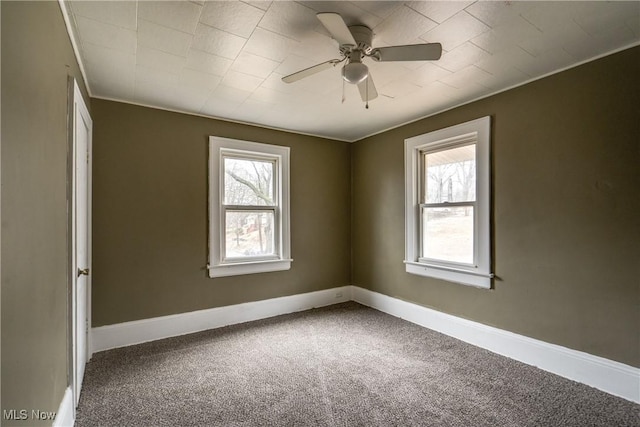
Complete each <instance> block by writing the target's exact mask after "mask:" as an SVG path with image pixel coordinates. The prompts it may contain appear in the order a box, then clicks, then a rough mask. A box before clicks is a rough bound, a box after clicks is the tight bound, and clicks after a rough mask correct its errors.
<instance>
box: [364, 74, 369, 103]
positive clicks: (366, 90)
mask: <svg viewBox="0 0 640 427" xmlns="http://www.w3.org/2000/svg"><path fill="white" fill-rule="evenodd" d="M365 83H366V88H365V93H366V96H367V102H366V103H365V105H364V108H366V109H367V110H368V109H369V76H367V81H366V82H365Z"/></svg>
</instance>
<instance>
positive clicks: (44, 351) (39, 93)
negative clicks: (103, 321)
mask: <svg viewBox="0 0 640 427" xmlns="http://www.w3.org/2000/svg"><path fill="white" fill-rule="evenodd" d="M0 7H1V8H2V11H1V15H2V155H1V158H2V251H1V253H2V409H3V410H5V409H7V410H8V409H26V410H28V411H31V409H39V410H42V411H57V410H58V405H60V402H61V400H62V397H63V395H64V390H65V388H66V387H67V365H68V360H67V354H68V348H67V296H68V293H67V263H68V255H69V247H68V244H67V149H68V140H67V98H68V97H67V85H68V75H72V76H75V77H76V78H78V79H80V86H81V88H82V89H83V90H84V84H83V83H82V81H81V80H82V77H81V74H80V72H79V69H78V65H77V63H76V59H75V56H74V54H73V50H72V48H71V43H70V41H69V36H68V35H67V31H66V28H65V25H64V20H63V17H62V12H61V10H60V6H59V5H58V2H6V1H2V2H1V3H0ZM86 99H88V98H86ZM2 424H3V425H11V424H19V425H34V424H38V423H37V422H36V421H35V420H31V419H30V420H28V421H13V422H11V421H7V420H3V421H2ZM42 424H49V425H51V422H50V421H49V422H48V423H47V422H43V423H42Z"/></svg>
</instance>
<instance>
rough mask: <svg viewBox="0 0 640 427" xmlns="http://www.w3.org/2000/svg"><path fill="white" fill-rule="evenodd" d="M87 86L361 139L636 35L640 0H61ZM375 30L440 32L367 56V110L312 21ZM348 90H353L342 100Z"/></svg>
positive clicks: (380, 34) (118, 96)
mask: <svg viewBox="0 0 640 427" xmlns="http://www.w3.org/2000/svg"><path fill="white" fill-rule="evenodd" d="M63 5H64V7H65V8H66V10H67V13H68V15H69V17H70V23H71V30H72V34H73V36H72V37H73V38H74V40H75V43H76V46H77V49H78V50H79V54H80V59H81V62H82V66H83V68H84V71H85V74H86V79H87V82H88V85H89V90H90V92H91V95H92V96H94V97H98V98H106V99H114V100H120V101H124V102H131V103H136V104H142V105H149V106H154V107H158V108H165V109H169V110H177V111H183V112H188V113H195V114H200V115H205V116H211V117H217V118H223V119H228V120H234V121H240V122H246V123H253V124H258V125H261V126H267V127H273V128H280V129H286V130H291V131H295V132H301V133H307V134H313V135H320V136H325V137H329V138H335V139H341V140H347V141H353V140H357V139H360V138H362V137H365V136H368V135H371V134H374V133H377V132H380V131H383V130H385V129H389V128H392V127H395V126H398V125H401V124H403V123H407V122H410V121H413V120H416V119H418V118H421V117H425V116H428V115H430V114H434V113H436V112H438V111H442V110H445V109H448V108H451V107H454V106H456V105H460V104H463V103H466V102H469V101H471V100H474V99H477V98H480V97H483V96H486V95H489V94H491V93H496V92H498V91H501V90H504V89H506V88H509V87H512V86H515V85H518V84H522V83H524V82H526V81H529V80H532V79H535V78H537V77H540V76H543V75H546V74H549V73H552V72H555V71H558V70H562V69H565V68H567V67H570V66H572V65H575V64H578V63H581V62H584V61H586V60H589V59H591V58H594V57H598V56H601V55H603V54H606V53H609V52H612V51H615V50H619V49H621V48H624V47H628V46H631V45H635V44H638V43H639V42H640V2H637V1H631V2H594V1H589V2H579V1H571V2H538V1H499V2H491V1H478V2H472V1H451V2H446V1H441V2H431V1H415V2H395V1H354V2H338V1H334V2H316V1H300V2H293V1H273V2H271V1H246V2H240V1H221V2H218V1H193V2H190V1H179V2H169V1H105V2H103V1H65V2H64V3H63ZM318 12H338V13H340V14H341V15H342V17H343V18H344V20H345V22H346V23H347V25H354V24H364V25H367V26H369V27H370V28H372V29H373V32H374V39H373V45H374V47H381V46H391V45H402V44H414V43H425V42H428V43H432V42H440V43H442V46H443V55H442V58H441V59H440V60H438V61H432V62H426V61H416V62H381V63H377V62H374V61H372V60H370V59H367V60H365V63H366V64H367V65H368V66H369V69H370V72H371V75H372V77H373V80H374V82H375V85H376V87H377V89H378V93H379V94H380V95H379V97H378V98H376V99H374V100H373V101H371V102H370V108H369V109H365V106H364V103H363V102H362V100H361V98H360V95H359V93H358V90H357V87H355V86H352V85H350V84H346V85H343V83H342V78H341V76H340V67H336V68H332V69H329V70H326V71H323V72H321V73H319V74H316V75H314V76H312V77H309V78H307V79H304V80H302V81H299V82H296V83H292V84H286V83H283V82H282V81H281V78H282V77H283V76H285V75H287V74H290V73H293V72H295V71H298V70H300V69H303V68H306V67H310V66H312V65H315V64H317V63H320V62H324V61H327V60H329V59H333V58H338V57H339V53H338V44H337V42H336V41H334V40H333V39H331V37H330V36H329V33H328V32H327V31H326V29H325V28H324V27H323V26H322V25H321V24H320V22H319V21H318V19H317V18H316V16H315V15H316V13H318ZM343 86H344V91H345V96H346V99H345V101H344V102H341V100H342V96H343Z"/></svg>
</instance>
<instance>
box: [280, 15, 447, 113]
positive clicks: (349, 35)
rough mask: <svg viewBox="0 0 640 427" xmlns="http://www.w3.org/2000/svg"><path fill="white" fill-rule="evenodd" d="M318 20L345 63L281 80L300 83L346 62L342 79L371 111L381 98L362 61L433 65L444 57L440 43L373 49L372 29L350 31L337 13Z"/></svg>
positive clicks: (314, 68) (318, 67) (354, 27)
mask: <svg viewBox="0 0 640 427" xmlns="http://www.w3.org/2000/svg"><path fill="white" fill-rule="evenodd" d="M316 16H317V17H318V19H319V20H320V22H321V23H322V25H324V27H325V28H326V29H327V31H329V34H331V36H332V37H333V38H334V39H335V40H336V41H337V42H338V44H339V45H340V48H339V50H340V55H341V56H342V59H331V60H329V61H326V62H322V63H320V64H317V65H314V66H312V67H309V68H305V69H304V70H300V71H298V72H295V73H293V74H289V75H288V76H285V77H283V78H282V81H283V82H285V83H293V82H297V81H298V80H301V79H303V78H305V77H309V76H312V75H314V74H316V73H319V72H320V71H324V70H326V69H329V68H331V67H335V66H336V65H338V64H340V63H342V62H344V61H346V64H345V65H344V66H343V67H342V78H343V79H344V81H345V82H347V83H351V84H355V85H357V86H358V90H359V91H360V97H361V98H362V100H363V101H364V102H365V103H367V108H369V104H368V102H369V101H370V100H372V99H375V98H376V97H377V96H378V91H377V90H376V87H375V85H374V84H373V79H372V77H371V73H370V72H369V68H368V67H367V66H366V65H365V64H363V63H362V60H363V59H365V58H367V57H369V58H372V59H373V60H374V61H433V60H437V59H440V56H441V55H442V45H441V44H440V43H423V44H413V45H404V46H388V47H379V48H374V47H372V46H371V41H372V39H373V31H371V28H369V27H367V26H364V25H352V26H349V27H348V26H347V24H345V22H344V20H343V19H342V16H340V14H338V13H318V14H316Z"/></svg>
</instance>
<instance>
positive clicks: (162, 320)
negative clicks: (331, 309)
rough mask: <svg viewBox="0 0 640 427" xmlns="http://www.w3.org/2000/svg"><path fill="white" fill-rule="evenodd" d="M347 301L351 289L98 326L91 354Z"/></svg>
mask: <svg viewBox="0 0 640 427" xmlns="http://www.w3.org/2000/svg"><path fill="white" fill-rule="evenodd" d="M350 300H351V286H343V287H339V288H332V289H325V290H322V291H316V292H309V293H305V294H298V295H291V296H287V297H280V298H272V299H268V300H262V301H255V302H247V303H243V304H236V305H231V306H226V307H217V308H211V309H207V310H199V311H192V312H188V313H181V314H174V315H170V316H162V317H155V318H151V319H144V320H136V321H132V322H125V323H118V324H115V325H108V326H99V327H96V328H92V329H91V335H92V337H91V338H92V340H91V342H92V352H97V351H103V350H108V349H112V348H117V347H126V346H129V345H134V344H140V343H143V342H147V341H154V340H159V339H163V338H169V337H175V336H178V335H185V334H190V333H193V332H199V331H204V330H207V329H213V328H220V327H222V326H227V325H234V324H237V323H243V322H250V321H252V320H259V319H265V318H267V317H273V316H278V315H281V314H288V313H294V312H297V311H303V310H309V309H311V308H314V307H323V306H326V305H331V304H337V303H340V302H346V301H350Z"/></svg>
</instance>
